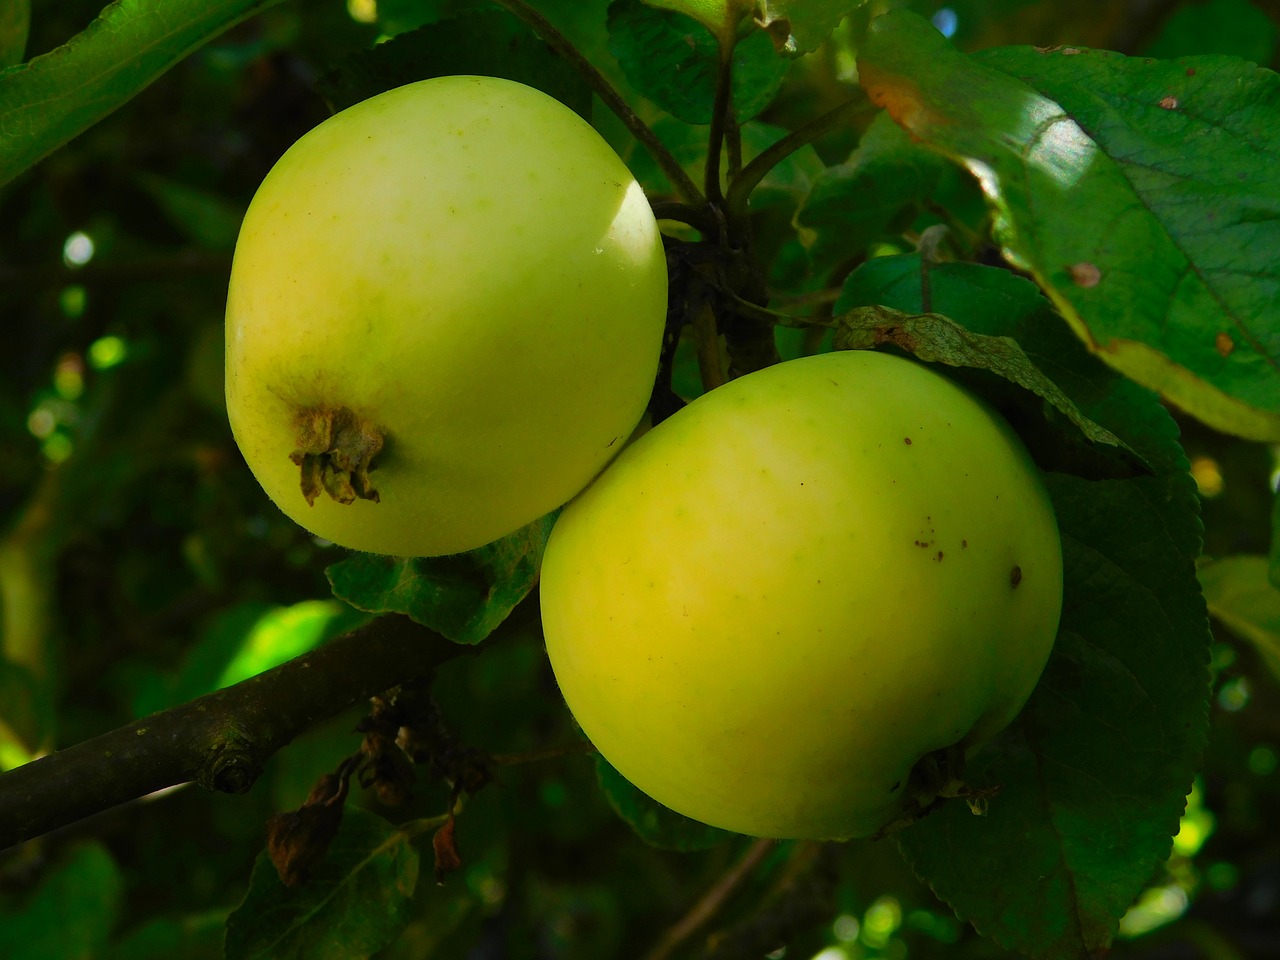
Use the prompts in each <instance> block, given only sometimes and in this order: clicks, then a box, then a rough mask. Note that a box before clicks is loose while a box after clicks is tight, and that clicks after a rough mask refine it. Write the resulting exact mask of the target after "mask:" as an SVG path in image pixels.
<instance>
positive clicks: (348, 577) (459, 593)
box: [326, 514, 556, 643]
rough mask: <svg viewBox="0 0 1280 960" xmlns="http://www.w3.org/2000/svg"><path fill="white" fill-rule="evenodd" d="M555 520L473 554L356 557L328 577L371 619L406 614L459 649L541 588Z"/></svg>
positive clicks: (550, 516)
mask: <svg viewBox="0 0 1280 960" xmlns="http://www.w3.org/2000/svg"><path fill="white" fill-rule="evenodd" d="M555 516H556V515H555V514H548V515H547V516H545V517H543V518H541V519H540V520H535V521H534V522H533V523H531V524H529V525H528V526H526V527H523V528H521V529H520V530H517V531H516V532H515V533H513V534H511V535H510V536H507V537H503V538H502V539H501V540H496V541H494V542H493V543H491V544H488V545H487V546H484V547H481V548H480V549H478V550H472V551H471V552H470V553H461V554H457V555H456V556H451V557H415V558H413V559H410V560H399V559H396V558H394V557H381V556H375V555H373V554H358V555H356V556H354V557H351V558H350V559H348V560H343V561H342V562H341V563H335V564H334V565H333V566H331V567H329V569H328V570H327V571H326V573H327V574H328V577H329V583H330V584H331V585H332V586H333V592H334V595H335V596H337V597H339V598H341V599H342V600H345V601H346V602H347V603H349V604H351V605H352V606H353V607H356V608H358V609H360V610H366V611H368V612H369V613H403V614H405V615H406V616H408V617H410V618H411V619H412V620H414V621H416V622H417V623H420V624H422V625H423V626H425V627H429V628H430V629H432V630H435V631H436V632H437V633H440V634H443V635H444V636H446V637H448V638H449V639H450V640H452V641H454V642H455V643H479V642H480V641H481V640H483V639H484V638H485V637H487V636H488V635H489V634H490V633H492V632H493V630H494V629H495V628H496V627H497V626H498V624H500V623H502V621H503V620H505V619H506V618H507V615H508V614H509V613H511V611H512V610H514V609H515V607H516V604H518V603H519V602H520V601H521V600H523V599H524V598H525V597H526V596H527V595H528V593H529V591H530V590H532V589H533V586H534V584H536V583H537V582H538V571H539V570H540V569H541V567H542V550H543V548H544V547H545V546H546V543H547V537H548V536H549V535H550V533H551V526H552V524H553V523H555Z"/></svg>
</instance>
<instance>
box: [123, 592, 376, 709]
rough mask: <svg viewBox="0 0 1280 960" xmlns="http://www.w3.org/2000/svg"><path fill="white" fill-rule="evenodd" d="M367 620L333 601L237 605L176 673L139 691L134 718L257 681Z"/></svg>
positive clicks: (203, 635) (218, 620)
mask: <svg viewBox="0 0 1280 960" xmlns="http://www.w3.org/2000/svg"><path fill="white" fill-rule="evenodd" d="M368 619H369V618H368V615H367V614H365V613H364V612H362V611H358V610H353V609H352V608H351V607H349V606H347V605H345V604H342V603H339V602H337V601H336V600H304V601H302V602H300V603H296V604H293V605H291V606H287V607H281V606H274V605H271V604H265V603H252V602H249V603H242V604H238V605H237V606H234V607H231V608H229V609H227V610H224V611H222V612H221V613H220V614H219V615H218V616H216V617H214V618H213V619H212V620H211V621H210V623H209V624H208V626H207V627H206V628H205V630H204V631H203V632H202V633H201V634H200V637H199V639H198V640H197V642H196V643H195V644H194V645H193V646H192V647H191V649H190V650H188V651H187V653H186V656H185V657H184V658H183V661H182V665H181V666H180V667H179V668H178V670H177V671H175V672H174V673H172V674H169V675H166V676H163V677H160V678H157V680H156V681H155V682H153V683H150V684H147V685H145V686H144V687H143V688H142V689H141V690H140V691H139V693H138V695H137V696H136V698H135V701H134V704H133V708H134V712H135V714H136V715H137V716H147V715H149V714H152V713H155V712H156V711H158V710H163V709H165V708H167V707H171V706H175V705H176V704H179V703H184V702H186V701H188V700H193V699H195V698H196V697H200V696H203V695H204V694H206V693H211V692H213V691H214V690H219V689H222V688H223V687H228V686H231V685H232V684H234V683H239V682H240V681H241V680H245V679H248V678H249V677H253V676H257V675H258V674H259V673H263V672H264V671H266V670H270V669H271V668H272V667H275V666H279V665H280V664H282V663H284V662H285V661H286V660H292V659H293V658H294V657H297V656H301V655H302V654H304V653H307V652H308V651H310V650H314V649H315V648H316V647H318V646H320V644H322V643H324V642H325V641H327V640H331V639H333V638H334V637H335V636H337V635H338V634H340V633H345V632H346V631H347V630H351V629H353V628H354V627H356V626H358V625H359V624H361V623H363V622H364V621H366V620H368Z"/></svg>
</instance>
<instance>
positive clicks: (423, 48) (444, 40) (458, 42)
mask: <svg viewBox="0 0 1280 960" xmlns="http://www.w3.org/2000/svg"><path fill="white" fill-rule="evenodd" d="M455 75H479V76H488V77H502V78H503V79H506V80H515V81H517V82H519V83H523V84H526V85H527V86H531V87H536V88H537V89H539V90H541V91H543V92H544V93H548V94H550V95H551V96H553V97H555V98H556V99H557V100H559V101H560V102H561V103H564V104H566V105H567V106H569V107H571V108H572V109H573V110H574V111H576V112H577V113H578V114H579V115H580V116H582V117H584V118H586V119H588V120H589V119H590V118H591V89H590V88H589V87H588V86H587V84H586V81H584V80H583V79H582V77H581V76H580V75H579V73H578V71H577V70H575V69H574V68H573V66H571V65H570V64H569V63H567V62H566V61H564V60H562V59H560V58H559V57H557V56H556V55H555V54H553V53H552V52H551V51H550V50H549V49H548V47H547V46H546V44H544V43H543V42H542V40H540V39H539V38H538V37H537V36H536V35H535V34H534V33H533V32H532V31H531V30H530V29H529V28H528V27H526V26H525V25H524V24H523V23H521V22H520V21H519V20H517V19H516V18H515V17H514V16H512V15H511V14H509V13H506V12H505V11H501V10H495V11H491V12H484V13H473V14H467V15H465V16H460V17H457V18H454V19H449V20H441V21H439V22H436V23H430V24H428V25H426V26H423V27H419V28H418V29H416V30H413V31H410V32H409V33H402V34H400V35H399V36H397V37H393V38H392V39H391V40H388V41H386V42H385V43H379V44H377V45H376V46H374V47H373V48H371V49H369V50H363V51H360V52H359V53H356V54H354V55H352V56H350V57H347V58H346V59H345V60H343V61H341V62H340V63H339V64H338V65H337V66H336V67H335V68H334V69H333V70H331V71H329V72H328V73H327V74H325V75H324V76H323V77H322V78H321V79H320V81H319V82H318V83H317V84H316V87H317V89H318V90H319V91H320V93H321V94H322V95H323V96H324V97H325V99H326V100H328V102H329V105H330V107H332V108H333V109H334V110H335V111H338V110H343V109H345V108H347V107H349V106H352V105H353V104H356V103H359V102H360V101H361V100H367V99H368V98H369V97H372V96H375V95H376V94H379V93H383V92H384V91H386V90H390V89H392V88H394V87H399V86H403V85H404V84H406V83H413V82H415V81H417V80H427V79H429V78H431V77H444V76H455Z"/></svg>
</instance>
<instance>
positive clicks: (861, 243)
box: [795, 114, 962, 273]
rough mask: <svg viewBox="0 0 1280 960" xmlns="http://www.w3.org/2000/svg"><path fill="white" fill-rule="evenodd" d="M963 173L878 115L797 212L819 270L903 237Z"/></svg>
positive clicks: (803, 237)
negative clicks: (948, 181)
mask: <svg viewBox="0 0 1280 960" xmlns="http://www.w3.org/2000/svg"><path fill="white" fill-rule="evenodd" d="M958 175H959V171H957V170H956V168H955V166H954V165H953V164H950V163H948V162H947V161H946V160H945V159H943V158H942V157H940V156H938V154H937V153H935V152H934V151H932V150H929V149H928V148H926V147H924V146H921V145H920V144H918V143H916V142H915V141H913V140H912V139H911V138H910V137H909V136H908V135H907V134H906V133H905V132H904V131H903V130H902V128H901V127H899V126H898V125H897V124H895V123H894V122H893V120H892V119H891V118H890V117H888V116H887V115H884V114H882V115H881V116H878V117H876V119H875V120H874V121H872V123H871V126H870V127H868V128H867V132H866V133H865V134H864V135H863V137H862V140H861V141H860V142H859V144H858V148H857V149H856V150H855V151H854V152H853V154H852V155H851V156H850V157H849V159H848V160H847V161H845V162H844V163H842V164H839V165H837V166H834V167H828V168H827V169H826V170H825V171H824V172H823V173H822V174H821V175H820V176H819V177H817V179H816V180H815V181H814V184H813V189H812V191H810V193H809V195H808V197H806V198H805V201H804V205H803V206H802V207H801V208H800V210H799V211H798V212H797V213H796V217H795V224H796V228H797V230H798V231H799V234H800V239H801V241H802V242H803V243H804V245H805V247H806V249H807V250H808V252H809V260H810V263H811V264H812V268H813V270H814V271H815V272H816V273H824V272H827V271H829V270H831V269H833V268H835V267H837V266H839V265H840V264H841V263H846V262H848V261H850V260H852V259H854V258H855V257H857V256H859V255H861V254H862V253H863V252H864V251H865V250H866V249H867V247H868V246H870V245H871V244H872V243H874V242H876V241H881V240H886V239H889V238H891V237H895V236H897V235H900V234H901V233H902V232H903V231H904V230H905V229H906V228H907V227H908V226H909V225H910V224H911V222H912V221H913V220H915V218H916V217H917V216H918V215H919V213H920V211H921V210H922V209H923V207H924V204H925V202H926V201H929V200H932V199H933V198H935V197H937V196H938V194H939V190H940V186H941V183H942V181H943V179H944V178H947V177H950V178H952V179H958ZM961 176H962V175H961Z"/></svg>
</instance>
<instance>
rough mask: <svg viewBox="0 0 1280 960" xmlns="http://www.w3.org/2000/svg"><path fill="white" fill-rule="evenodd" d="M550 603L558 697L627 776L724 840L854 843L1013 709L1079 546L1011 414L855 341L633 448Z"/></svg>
mask: <svg viewBox="0 0 1280 960" xmlns="http://www.w3.org/2000/svg"><path fill="white" fill-rule="evenodd" d="M1015 569H1016V572H1015ZM540 590H541V602H542V618H543V628H544V632H545V636H546V644H547V652H548V654H549V656H550V659H551V664H552V667H553V669H554V671H555V675H556V679H557V680H558V682H559V684H560V689H561V691H562V692H563V694H564V697H565V700H566V702H567V704H568V706H569V708H570V710H571V711H572V713H573V715H574V717H575V718H576V719H577V721H578V723H579V724H580V725H581V726H582V729H583V731H584V732H585V733H586V735H587V736H588V737H589V738H590V739H591V741H592V742H593V743H594V744H595V746H596V748H597V749H598V750H599V751H600V753H601V754H602V755H603V756H604V758H605V759H606V760H608V761H609V762H610V763H611V764H613V765H614V767H616V768H617V769H618V771H619V772H620V773H622V775H623V776H625V777H626V778H627V779H628V780H630V781H631V782H632V783H633V784H635V786H637V787H639V788H640V789H641V790H643V791H645V792H646V793H648V794H649V795H650V796H652V797H653V798H654V799H656V800H658V801H660V802H661V803H663V804H665V805H666V806H668V807H670V808H672V809H674V810H676V811H677V812H679V813H682V814H685V815H686V816H689V817H692V818H694V819H696V820H701V821H703V822H705V823H708V824H711V825H713V826H717V827H723V828H725V829H727V830H733V831H737V832H740V833H745V834H749V835H753V836H760V837H776V838H808V839H843V838H850V837H862V836H867V835H870V834H872V833H874V832H876V831H877V830H879V829H880V828H882V827H884V826H886V825H888V824H889V823H890V822H891V821H894V820H896V819H897V818H899V817H900V816H901V815H902V814H903V812H904V809H906V796H907V794H908V793H909V792H910V790H909V781H910V778H911V774H912V771H913V768H914V767H915V765H916V763H917V761H919V760H920V759H921V758H922V757H925V756H926V755H928V754H931V753H934V752H935V751H938V750H942V749H945V748H948V747H951V746H953V745H959V749H961V750H964V751H968V752H971V751H972V750H973V749H976V748H977V747H979V746H981V744H982V743H984V742H985V741H987V740H989V739H990V738H991V737H992V736H994V735H995V734H996V733H998V732H999V731H1000V730H1001V729H1003V728H1004V727H1005V726H1007V725H1008V724H1009V722H1010V721H1012V720H1013V718H1014V717H1015V716H1016V715H1017V714H1018V712H1019V711H1020V710H1021V708H1022V706H1023V704H1024V703H1025V701H1026V700H1027V698H1028V697H1029V696H1030V694H1031V691H1032V689H1033V688H1034V686H1035V684H1036V682H1037V680H1038V678H1039V676H1040V674H1041V672H1042V670H1043V668H1044V665H1045V662H1046V660H1047V658H1048V656H1049V652H1050V649H1051V647H1052V645H1053V641H1054V637H1055V635H1056V633H1057V627H1058V618H1059V613H1060V611H1061V604H1062V556H1061V545H1060V540H1059V534H1058V529H1057V524H1056V522H1055V519H1054V515H1053V509H1052V506H1051V504H1050V502H1049V498H1048V495H1047V493H1046V491H1045V488H1044V485H1043V483H1042V480H1041V477H1040V474H1039V472H1038V470H1037V468H1036V467H1035V465H1034V464H1033V463H1032V462H1031V460H1030V458H1029V456H1028V454H1027V452H1026V450H1025V448H1024V447H1023V446H1022V444H1021V443H1020V441H1019V440H1018V438H1017V437H1016V435H1015V434H1014V433H1013V431H1012V430H1011V429H1010V428H1009V426H1008V425H1007V423H1005V421H1004V420H1003V419H1001V418H1000V417H999V416H998V415H996V414H995V413H993V412H992V411H991V410H990V409H989V408H988V407H987V406H986V405H985V404H983V403H981V402H980V401H978V400H977V399H976V398H974V397H973V396H972V395H971V394H969V393H968V392H966V391H965V390H963V389H962V388H960V387H959V386H957V385H956V384H954V383H953V382H952V381H950V380H948V379H946V378H945V377H943V376H941V375H940V374H937V373H934V372H933V371H931V370H929V369H927V368H925V367H923V366H920V365H919V364H916V363H915V362H913V361H909V360H906V359H903V358H900V357H897V356H892V355H887V354H880V353H870V352H863V351H856V352H854V351H850V352H840V353H834V354H825V355H820V356H816V357H808V358H804V359H799V360H791V361H787V362H785V363H782V364H778V365H776V366H772V367H769V368H766V369H764V370H761V371H758V372H756V373H752V374H749V375H747V376H744V377H741V378H739V379H737V380H734V381H731V382H730V383H728V384H726V385H725V386H723V387H720V388H718V389H716V390H713V391H711V392H710V393H708V394H706V395H704V396H702V397H700V398H698V399H697V400H695V401H693V403H691V404H690V405H689V406H688V407H686V408H684V409H682V410H680V411H679V412H678V413H676V414H675V415H674V416H672V417H670V418H669V419H667V420H665V421H663V422H662V423H660V424H659V425H657V426H656V427H654V428H653V429H652V430H651V431H649V432H648V433H647V434H646V435H645V436H643V437H641V438H640V439H639V440H637V441H636V442H635V444H634V445H633V446H630V447H628V449H626V450H625V451H624V452H623V453H622V454H621V455H620V456H619V457H618V459H617V460H615V461H614V462H613V463H612V464H611V465H610V466H609V467H608V469H607V470H605V472H604V473H603V474H602V475H601V476H600V477H599V478H597V480H596V481H595V482H594V483H593V484H592V485H591V486H590V487H588V488H587V489H586V490H585V491H583V493H582V494H580V495H579V496H578V497H577V499H575V500H574V501H573V502H572V503H570V504H569V506H568V507H566V508H565V510H564V512H563V513H562V514H561V516H560V518H559V520H558V521H557V523H556V526H555V528H554V529H553V531H552V534H551V538H550V541H549V543H548V545H547V550H546V555H545V558H544V561H543V570H542V581H541V587H540ZM997 802H998V801H997Z"/></svg>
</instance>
